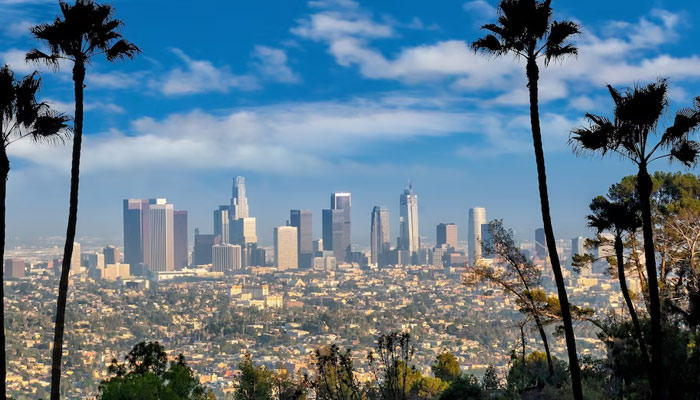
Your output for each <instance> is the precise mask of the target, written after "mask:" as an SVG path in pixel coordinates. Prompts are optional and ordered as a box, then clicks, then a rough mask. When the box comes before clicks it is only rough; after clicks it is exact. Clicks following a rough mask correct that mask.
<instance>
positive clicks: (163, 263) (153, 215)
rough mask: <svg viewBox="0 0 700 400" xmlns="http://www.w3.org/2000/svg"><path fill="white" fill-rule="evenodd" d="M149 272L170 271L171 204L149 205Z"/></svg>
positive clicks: (173, 262)
mask: <svg viewBox="0 0 700 400" xmlns="http://www.w3.org/2000/svg"><path fill="white" fill-rule="evenodd" d="M148 217H149V230H150V258H149V261H148V269H149V270H150V271H151V272H157V271H172V270H174V269H175V258H174V255H175V254H174V221H173V205H172V204H151V205H150V207H149V212H148Z"/></svg>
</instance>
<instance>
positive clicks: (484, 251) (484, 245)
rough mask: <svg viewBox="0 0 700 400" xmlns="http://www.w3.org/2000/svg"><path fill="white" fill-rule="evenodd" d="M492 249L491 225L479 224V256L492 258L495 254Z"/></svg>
mask: <svg viewBox="0 0 700 400" xmlns="http://www.w3.org/2000/svg"><path fill="white" fill-rule="evenodd" d="M494 251H495V249H494V243H493V232H492V231H491V225H489V224H483V225H481V256H482V257H483V258H493V257H494V256H495V253H494Z"/></svg>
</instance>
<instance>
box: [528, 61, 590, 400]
mask: <svg viewBox="0 0 700 400" xmlns="http://www.w3.org/2000/svg"><path fill="white" fill-rule="evenodd" d="M527 80H528V88H529V91H530V124H531V125H532V142H533V145H534V148H535V161H536V162H537V179H538V181H539V191H540V203H541V207H542V223H543V225H544V235H545V240H546V242H547V249H548V250H549V259H550V262H551V264H552V273H553V274H554V281H555V282H556V284H557V294H558V295H559V303H560V304H561V316H562V322H563V323H564V336H565V338H566V348H567V351H568V355H569V371H570V373H571V389H572V391H573V394H574V399H575V400H583V389H582V388H581V370H580V368H579V363H578V355H577V354H576V338H575V337H574V325H573V322H572V321H571V310H570V309H569V297H568V296H567V294H566V286H565V284H564V276H563V274H562V271H561V264H560V263H559V255H558V254H557V244H556V242H555V239H554V228H552V217H551V215H550V211H549V194H548V193H547V173H546V170H545V163H544V150H543V148H542V132H541V131H540V112H539V105H538V98H537V96H538V93H537V83H538V80H539V68H538V67H537V61H536V59H535V57H534V55H533V56H530V57H528V60H527Z"/></svg>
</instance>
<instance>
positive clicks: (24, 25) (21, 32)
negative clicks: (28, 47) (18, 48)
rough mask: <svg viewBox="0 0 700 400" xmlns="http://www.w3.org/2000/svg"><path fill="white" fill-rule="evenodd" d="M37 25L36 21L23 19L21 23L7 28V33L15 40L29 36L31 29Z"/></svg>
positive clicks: (16, 22) (13, 23)
mask: <svg viewBox="0 0 700 400" xmlns="http://www.w3.org/2000/svg"><path fill="white" fill-rule="evenodd" d="M35 25H37V23H36V22H35V21H32V20H28V19H22V20H19V21H15V22H12V23H10V24H8V25H7V26H5V33H7V34H8V35H9V36H11V37H15V38H17V37H21V36H29V35H30V32H29V28H30V27H32V26H35Z"/></svg>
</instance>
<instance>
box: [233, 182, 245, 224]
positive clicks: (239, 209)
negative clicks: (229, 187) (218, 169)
mask: <svg viewBox="0 0 700 400" xmlns="http://www.w3.org/2000/svg"><path fill="white" fill-rule="evenodd" d="M229 213H230V214H229V217H230V218H231V219H232V220H237V219H241V218H248V198H246V197H245V178H244V177H242V176H237V177H235V178H233V195H232V197H231V208H230V210H229Z"/></svg>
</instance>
